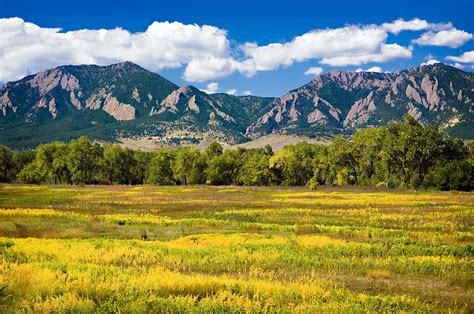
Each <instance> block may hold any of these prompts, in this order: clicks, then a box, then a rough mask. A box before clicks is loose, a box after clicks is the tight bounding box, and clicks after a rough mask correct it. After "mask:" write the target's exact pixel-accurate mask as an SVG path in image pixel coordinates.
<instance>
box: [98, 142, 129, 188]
mask: <svg viewBox="0 0 474 314" xmlns="http://www.w3.org/2000/svg"><path fill="white" fill-rule="evenodd" d="M136 164H137V161H136V159H135V154H134V152H133V151H132V150H131V149H128V148H125V149H122V148H121V147H120V146H119V145H106V146H105V147H104V157H103V160H102V172H103V177H104V179H105V181H106V182H108V183H110V184H114V183H118V184H132V183H133V182H134V180H135V178H134V168H135V167H136Z"/></svg>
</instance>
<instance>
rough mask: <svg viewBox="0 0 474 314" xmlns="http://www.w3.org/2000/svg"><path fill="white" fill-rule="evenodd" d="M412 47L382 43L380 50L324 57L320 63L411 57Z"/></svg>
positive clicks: (379, 61) (377, 60) (385, 60)
mask: <svg viewBox="0 0 474 314" xmlns="http://www.w3.org/2000/svg"><path fill="white" fill-rule="evenodd" d="M411 50H412V48H411V47H408V48H407V47H403V46H400V45H398V44H381V47H380V51H376V52H374V53H366V54H359V55H347V56H337V57H329V58H323V59H322V60H321V61H320V63H322V64H329V65H332V66H346V65H360V64H366V63H370V62H377V63H382V62H387V61H390V60H393V59H398V58H411V56H412V51H411Z"/></svg>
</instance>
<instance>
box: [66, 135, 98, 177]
mask: <svg viewBox="0 0 474 314" xmlns="http://www.w3.org/2000/svg"><path fill="white" fill-rule="evenodd" d="M102 157H103V150H102V148H101V147H100V146H99V144H96V143H92V142H91V140H90V139H89V138H87V137H85V136H81V137H80V138H78V139H77V140H74V141H71V143H69V145H68V154H67V156H66V160H67V166H68V169H69V171H70V173H71V179H72V182H73V183H74V184H92V183H97V182H98V181H99V170H100V162H101V160H102Z"/></svg>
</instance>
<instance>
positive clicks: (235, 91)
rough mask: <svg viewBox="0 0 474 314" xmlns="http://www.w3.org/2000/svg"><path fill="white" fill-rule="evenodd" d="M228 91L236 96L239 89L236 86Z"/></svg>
mask: <svg viewBox="0 0 474 314" xmlns="http://www.w3.org/2000/svg"><path fill="white" fill-rule="evenodd" d="M226 93H227V94H229V95H234V96H235V95H237V89H235V88H231V89H228V90H227V91H226Z"/></svg>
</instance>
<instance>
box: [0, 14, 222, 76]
mask: <svg viewBox="0 0 474 314" xmlns="http://www.w3.org/2000/svg"><path fill="white" fill-rule="evenodd" d="M230 53H231V49H230V42H229V40H228V39H227V32H226V31H225V30H222V29H219V28H217V27H214V26H209V25H203V26H198V25H195V24H193V25H189V24H188V25H185V24H182V23H179V22H173V23H169V22H153V23H152V24H151V25H150V26H149V27H148V28H147V30H146V31H145V32H142V33H130V32H129V31H127V30H124V29H121V28H115V29H109V30H107V29H99V30H86V29H84V30H77V31H69V32H61V29H59V28H42V27H39V26H37V25H35V24H33V23H28V22H25V21H23V20H22V19H20V18H7V19H0V81H9V80H15V79H19V78H21V77H23V76H24V75H26V74H28V73H31V72H38V71H42V70H45V69H48V68H52V67H54V66H58V65H62V64H91V63H94V64H99V65H105V64H111V63H115V62H121V61H125V60H129V61H132V62H135V63H138V64H140V65H142V66H144V67H146V68H148V69H150V70H153V71H158V70H161V69H163V68H175V67H180V66H182V65H186V64H188V65H189V64H192V63H194V62H197V61H200V60H204V61H205V62H213V60H227V59H228V58H229V55H230ZM209 60H211V61H209ZM211 66H213V65H212V64H211ZM221 68H224V70H225V66H221ZM206 73H209V75H210V76H212V75H215V71H212V70H207V71H204V72H203V74H201V75H200V76H199V77H200V78H203V77H204V76H205V74H206ZM219 74H220V75H221V76H222V75H225V71H224V73H222V74H221V73H219ZM191 78H192V76H191Z"/></svg>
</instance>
